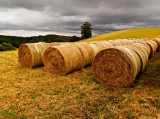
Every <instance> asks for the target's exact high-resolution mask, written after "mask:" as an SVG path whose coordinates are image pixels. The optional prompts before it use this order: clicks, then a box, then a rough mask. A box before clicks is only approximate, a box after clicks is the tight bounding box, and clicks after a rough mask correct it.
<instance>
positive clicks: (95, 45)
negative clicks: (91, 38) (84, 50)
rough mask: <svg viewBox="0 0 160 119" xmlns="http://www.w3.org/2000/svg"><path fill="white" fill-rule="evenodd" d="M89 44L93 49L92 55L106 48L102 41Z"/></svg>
mask: <svg viewBox="0 0 160 119" xmlns="http://www.w3.org/2000/svg"><path fill="white" fill-rule="evenodd" d="M89 45H90V46H91V47H92V49H93V51H94V56H96V54H97V53H98V52H99V51H101V50H103V49H105V48H107V47H106V45H104V44H103V43H101V42H90V43H89Z"/></svg>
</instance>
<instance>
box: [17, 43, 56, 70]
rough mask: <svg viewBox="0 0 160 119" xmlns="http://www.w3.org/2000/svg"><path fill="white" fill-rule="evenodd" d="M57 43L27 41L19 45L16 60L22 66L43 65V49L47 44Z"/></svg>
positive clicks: (53, 44)
mask: <svg viewBox="0 0 160 119" xmlns="http://www.w3.org/2000/svg"><path fill="white" fill-rule="evenodd" d="M55 45H59V43H45V42H38V43H27V44H22V45H20V47H19V49H18V61H19V63H20V64H21V65H22V67H26V68H34V67H37V66H41V65H43V59H44V58H43V57H44V51H45V49H46V48H47V47H49V46H55Z"/></svg>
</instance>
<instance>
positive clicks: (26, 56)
mask: <svg viewBox="0 0 160 119" xmlns="http://www.w3.org/2000/svg"><path fill="white" fill-rule="evenodd" d="M18 61H19V63H20V64H21V65H22V67H26V68H33V65H34V64H33V61H32V54H31V51H30V48H29V46H28V45H26V44H22V45H20V47H19V49H18Z"/></svg>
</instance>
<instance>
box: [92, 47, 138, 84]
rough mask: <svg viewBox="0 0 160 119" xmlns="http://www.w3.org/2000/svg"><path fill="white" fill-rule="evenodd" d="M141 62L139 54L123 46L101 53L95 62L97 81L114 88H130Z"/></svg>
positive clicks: (94, 70)
mask: <svg viewBox="0 0 160 119" xmlns="http://www.w3.org/2000/svg"><path fill="white" fill-rule="evenodd" d="M140 68H141V61H140V57H139V56H138V54H137V53H136V52H135V51H134V50H132V49H130V48H126V47H123V46H116V47H115V48H109V49H105V50H102V51H100V52H99V53H98V54H97V55H96V56H95V58H94V60H93V72H94V75H95V78H96V80H97V81H99V82H100V83H102V84H104V85H111V86H114V87H126V86H129V85H130V84H131V83H132V82H133V81H134V79H135V77H136V76H137V74H138V73H139V71H140Z"/></svg>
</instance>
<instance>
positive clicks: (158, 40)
mask: <svg viewBox="0 0 160 119" xmlns="http://www.w3.org/2000/svg"><path fill="white" fill-rule="evenodd" d="M152 40H154V41H156V42H157V44H158V51H160V38H154V39H152Z"/></svg>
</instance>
